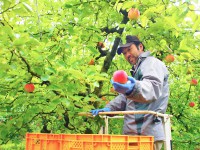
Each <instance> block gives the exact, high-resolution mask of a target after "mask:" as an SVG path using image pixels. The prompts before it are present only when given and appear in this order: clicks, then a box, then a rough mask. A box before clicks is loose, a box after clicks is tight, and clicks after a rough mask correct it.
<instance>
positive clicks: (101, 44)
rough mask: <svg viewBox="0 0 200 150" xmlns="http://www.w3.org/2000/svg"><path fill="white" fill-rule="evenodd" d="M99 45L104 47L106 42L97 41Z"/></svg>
mask: <svg viewBox="0 0 200 150" xmlns="http://www.w3.org/2000/svg"><path fill="white" fill-rule="evenodd" d="M97 46H98V47H101V48H104V47H105V44H104V43H103V42H98V43H97Z"/></svg>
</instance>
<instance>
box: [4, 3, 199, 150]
mask: <svg viewBox="0 0 200 150" xmlns="http://www.w3.org/2000/svg"><path fill="white" fill-rule="evenodd" d="M197 4H198V3H197V2H196V1H188V0H185V1H170V0H162V1H157V0H142V1H140V0H134V1H131V0H128V1H124V0H118V1H115V0H96V1H93V0H82V1H81V0H67V1H64V0H43V1H39V0H33V1H29V0H18V1H15V0H3V1H1V2H0V28H1V30H0V35H1V36H0V54H1V58H0V60H1V61H0V67H1V68H2V71H1V72H0V78H1V83H0V87H1V88H0V133H1V134H0V135H1V136H0V143H1V144H7V143H9V142H13V143H18V142H21V140H22V139H24V136H25V134H26V133H27V132H43V133H71V134H73V133H90V134H92V133H98V130H99V128H100V126H101V125H102V124H103V122H102V119H101V118H99V117H95V118H90V117H83V116H79V115H78V113H79V112H88V111H90V110H91V109H95V108H100V107H104V105H105V104H106V103H107V102H108V101H109V100H112V99H113V98H114V96H116V95H117V93H116V92H115V91H113V88H112V85H111V84H110V79H111V77H112V74H113V73H114V71H116V70H126V71H127V72H128V70H129V69H130V67H131V66H130V65H129V64H128V63H127V62H126V61H125V60H124V58H123V56H120V55H116V50H117V47H118V46H119V44H120V43H122V41H124V39H125V37H126V35H130V34H131V35H137V36H138V37H139V38H140V39H141V40H142V41H143V43H144V45H145V47H146V49H148V50H149V51H151V53H152V55H154V56H155V57H157V58H159V59H160V60H163V61H164V62H165V63H166V65H167V67H168V69H169V72H170V81H169V82H170V99H169V105H168V110H167V113H169V114H172V115H173V118H172V136H173V147H174V148H175V149H177V150H178V149H180V150H183V149H184V148H186V149H194V148H200V140H199V136H200V134H199V133H200V131H199V128H198V125H199V123H200V121H199V119H198V118H199V117H200V116H199V114H200V112H199V108H200V93H199V91H200V86H199V83H198V82H199V79H200V65H199V64H200V60H199V58H200V51H199V46H200V42H199V41H200V36H199V34H198V33H199V28H200V25H199V22H200V16H199V10H198V9H199V8H198V7H197V6H198V5H197ZM169 56H170V57H169ZM191 81H192V82H191ZM27 84H29V85H31V86H29V88H25V87H26V85H27ZM33 87H34V90H33ZM190 102H193V103H194V104H195V105H194V107H191V105H189V103H190ZM116 125H118V124H117V122H116V121H115V122H114V123H113V122H110V128H112V129H113V130H112V131H111V134H114V133H120V131H121V130H120V128H119V127H117V128H115V126H116Z"/></svg>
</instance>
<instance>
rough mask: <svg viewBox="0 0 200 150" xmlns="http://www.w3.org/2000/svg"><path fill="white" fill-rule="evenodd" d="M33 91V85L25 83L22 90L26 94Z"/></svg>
mask: <svg viewBox="0 0 200 150" xmlns="http://www.w3.org/2000/svg"><path fill="white" fill-rule="evenodd" d="M34 89H35V86H34V84H32V83H27V84H26V85H25V86H24V90H25V91H26V92H28V93H31V92H33V91H34Z"/></svg>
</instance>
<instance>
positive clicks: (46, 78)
mask: <svg viewBox="0 0 200 150" xmlns="http://www.w3.org/2000/svg"><path fill="white" fill-rule="evenodd" d="M48 79H49V76H48V75H45V74H44V75H42V76H41V80H42V81H48Z"/></svg>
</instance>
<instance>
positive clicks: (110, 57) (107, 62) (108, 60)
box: [94, 10, 129, 107]
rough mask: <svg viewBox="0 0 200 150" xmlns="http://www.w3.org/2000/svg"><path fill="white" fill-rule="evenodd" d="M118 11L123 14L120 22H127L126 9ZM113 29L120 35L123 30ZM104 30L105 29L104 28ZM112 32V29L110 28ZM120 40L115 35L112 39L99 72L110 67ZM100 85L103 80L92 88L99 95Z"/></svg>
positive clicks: (105, 70) (96, 105)
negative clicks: (109, 49)
mask: <svg viewBox="0 0 200 150" xmlns="http://www.w3.org/2000/svg"><path fill="white" fill-rule="evenodd" d="M120 12H121V13H122V14H123V16H124V17H123V20H122V22H121V24H127V22H128V21H129V19H128V17H127V16H128V13H127V11H125V10H120ZM105 29H107V28H104V30H105ZM114 29H115V32H117V33H118V34H119V35H122V33H123V31H124V28H120V29H118V30H117V28H114ZM105 31H106V30H105ZM107 31H108V32H110V31H111V30H107ZM112 32H113V33H114V31H113V30H112ZM120 41H121V38H120V37H116V38H115V40H114V44H113V47H112V50H111V52H109V51H108V52H107V54H106V58H105V60H104V64H103V67H102V68H101V73H102V72H107V71H108V69H109V68H110V65H111V62H112V60H113V58H114V56H115V54H116V51H117V48H118V45H119V43H120ZM102 87H103V81H99V87H96V88H95V90H94V93H95V94H96V95H97V96H99V95H101V91H102ZM94 106H95V107H98V104H94Z"/></svg>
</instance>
